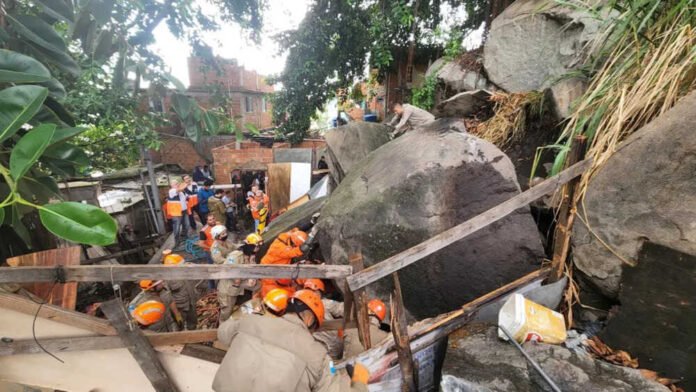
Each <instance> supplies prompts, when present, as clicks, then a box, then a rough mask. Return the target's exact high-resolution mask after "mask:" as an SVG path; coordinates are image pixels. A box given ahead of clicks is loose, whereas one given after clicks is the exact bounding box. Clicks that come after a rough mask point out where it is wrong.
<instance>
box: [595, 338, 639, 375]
mask: <svg viewBox="0 0 696 392" xmlns="http://www.w3.org/2000/svg"><path fill="white" fill-rule="evenodd" d="M585 345H587V347H588V348H589V349H590V353H592V354H593V355H594V356H595V357H597V358H600V359H603V360H605V361H607V362H609V363H613V364H615V365H620V366H626V367H630V368H633V369H638V360H637V359H636V358H633V357H631V354H629V353H627V352H626V351H623V350H613V349H611V348H610V347H609V346H607V345H606V344H604V342H602V341H601V340H600V339H599V337H597V336H593V337H591V338H590V339H588V340H586V341H585Z"/></svg>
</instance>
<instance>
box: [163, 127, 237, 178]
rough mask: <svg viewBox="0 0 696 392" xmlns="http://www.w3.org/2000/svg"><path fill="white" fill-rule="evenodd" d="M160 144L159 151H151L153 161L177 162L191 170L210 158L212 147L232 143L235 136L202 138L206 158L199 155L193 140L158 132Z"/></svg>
mask: <svg viewBox="0 0 696 392" xmlns="http://www.w3.org/2000/svg"><path fill="white" fill-rule="evenodd" d="M160 138H161V140H162V146H161V147H160V150H159V151H151V152H152V160H153V162H155V163H172V164H178V165H179V166H181V167H182V168H184V169H185V170H186V171H189V172H193V168H194V167H195V166H197V165H204V164H205V163H206V161H208V160H210V159H212V157H213V155H212V152H211V151H212V149H214V148H216V147H220V146H224V145H228V144H230V143H233V142H234V140H235V137H234V136H232V135H222V136H209V137H205V138H203V140H202V142H201V145H202V150H203V151H204V152H205V153H206V154H207V155H209V156H210V158H206V157H203V156H201V155H200V154H199V153H198V151H197V150H196V148H195V147H194V146H193V142H191V141H190V140H188V139H184V138H182V137H175V136H167V135H165V134H160Z"/></svg>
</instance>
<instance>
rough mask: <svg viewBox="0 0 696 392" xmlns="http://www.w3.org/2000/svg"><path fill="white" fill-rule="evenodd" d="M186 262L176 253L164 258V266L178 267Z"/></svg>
mask: <svg viewBox="0 0 696 392" xmlns="http://www.w3.org/2000/svg"><path fill="white" fill-rule="evenodd" d="M183 262H184V258H183V257H181V256H179V255H178V254H176V253H172V254H168V255H166V256H164V262H163V263H164V265H177V264H181V263H183Z"/></svg>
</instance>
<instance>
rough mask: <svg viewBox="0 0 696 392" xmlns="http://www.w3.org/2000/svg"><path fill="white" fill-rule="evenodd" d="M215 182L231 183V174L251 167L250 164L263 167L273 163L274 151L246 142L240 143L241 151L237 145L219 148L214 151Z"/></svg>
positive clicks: (255, 143)
mask: <svg viewBox="0 0 696 392" xmlns="http://www.w3.org/2000/svg"><path fill="white" fill-rule="evenodd" d="M212 153H213V170H215V182H216V183H219V184H229V183H230V173H231V172H232V171H233V170H236V169H240V168H243V167H245V166H249V164H250V163H252V162H253V163H254V164H261V165H263V166H265V165H267V164H269V163H273V149H271V148H266V147H261V145H260V144H259V143H257V142H252V141H245V142H241V143H240V149H236V148H235V143H230V144H228V145H225V146H221V147H217V148H214V149H213V150H212Z"/></svg>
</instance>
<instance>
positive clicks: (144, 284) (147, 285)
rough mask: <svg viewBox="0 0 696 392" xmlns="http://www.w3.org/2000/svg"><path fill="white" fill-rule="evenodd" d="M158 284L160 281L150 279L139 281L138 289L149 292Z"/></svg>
mask: <svg viewBox="0 0 696 392" xmlns="http://www.w3.org/2000/svg"><path fill="white" fill-rule="evenodd" d="M160 283H162V281H161V280H158V281H154V280H150V279H143V280H141V281H140V288H141V289H143V290H145V291H147V290H150V289H151V288H153V287H155V286H157V285H158V284H160Z"/></svg>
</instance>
